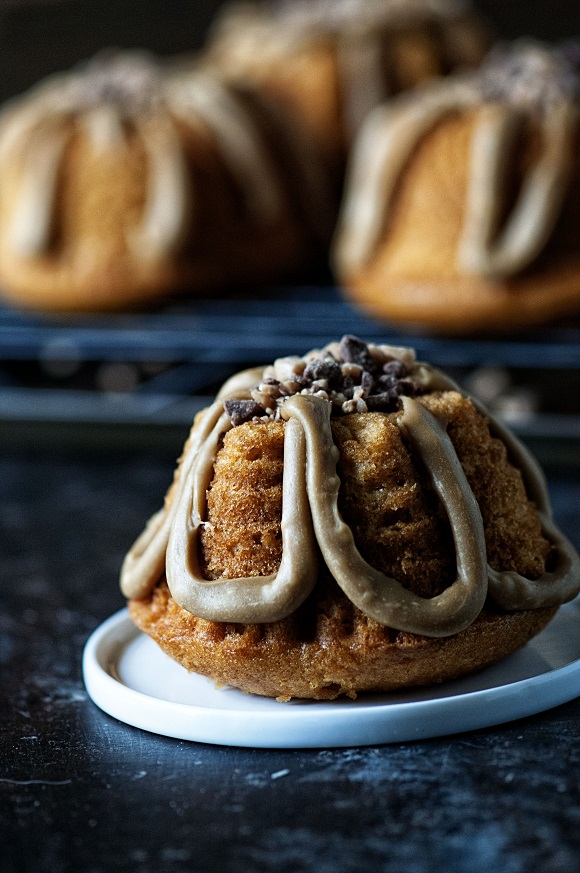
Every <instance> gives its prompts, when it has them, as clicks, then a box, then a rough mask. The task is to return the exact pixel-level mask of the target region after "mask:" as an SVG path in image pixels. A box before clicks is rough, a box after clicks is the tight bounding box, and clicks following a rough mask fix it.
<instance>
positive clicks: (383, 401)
mask: <svg viewBox="0 0 580 873" xmlns="http://www.w3.org/2000/svg"><path fill="white" fill-rule="evenodd" d="M366 404H367V406H368V408H369V410H372V411H373V412H391V411H392V410H394V409H396V408H397V395H396V394H392V393H390V392H387V391H384V392H382V393H381V394H371V395H370V397H367V398H366Z"/></svg>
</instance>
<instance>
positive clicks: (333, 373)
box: [304, 358, 343, 391]
mask: <svg viewBox="0 0 580 873" xmlns="http://www.w3.org/2000/svg"><path fill="white" fill-rule="evenodd" d="M304 378H305V379H310V380H311V381H312V382H319V381H320V380H321V379H326V381H327V382H328V386H329V388H331V389H332V390H335V391H338V390H340V389H341V388H342V381H343V376H342V370H341V369H340V366H339V364H337V363H336V361H334V360H331V359H328V358H326V359H323V358H317V359H316V360H314V361H311V362H310V363H309V364H308V366H307V367H306V369H305V370H304Z"/></svg>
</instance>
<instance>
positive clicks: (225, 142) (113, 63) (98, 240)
mask: <svg viewBox="0 0 580 873" xmlns="http://www.w3.org/2000/svg"><path fill="white" fill-rule="evenodd" d="M288 127H289V125H287V124H285V123H284V120H283V118H282V117H281V115H280V113H279V112H278V111H274V110H271V109H270V108H269V106H268V105H267V103H266V101H265V99H264V98H262V97H258V96H257V95H255V94H252V93H250V92H249V91H247V90H244V89H242V88H241V87H235V86H233V85H231V84H230V85H226V84H224V83H223V82H222V81H220V80H219V79H218V78H217V77H215V76H209V75H182V74H181V73H177V72H172V71H168V70H166V69H162V68H161V67H160V66H159V64H158V63H156V62H155V61H154V60H153V58H151V57H149V56H145V55H143V54H139V53H127V54H112V55H103V56H98V57H97V58H96V59H95V60H93V62H91V63H89V64H88V65H86V66H85V67H82V68H79V69H77V70H73V71H72V72H71V73H65V74H62V75H58V76H54V77H51V78H50V79H48V80H46V81H45V82H43V83H41V84H40V85H38V86H37V87H36V88H34V89H33V90H32V91H31V92H29V93H28V94H27V95H24V96H23V97H21V98H19V99H17V100H15V101H14V102H13V103H12V104H10V105H9V106H8V107H7V108H6V109H5V111H4V113H3V115H2V117H1V119H0V284H1V290H2V293H4V294H5V296H6V298H7V299H9V300H13V301H14V302H16V303H18V304H21V305H23V306H31V307H38V308H41V309H61V310H91V309H109V308H116V307H122V306H126V305H129V304H132V303H140V302H141V301H144V300H147V299H148V298H157V297H160V296H162V295H164V294H168V293H172V292H174V291H177V290H182V289H186V290H189V291H193V292H197V291H200V290H207V289H212V288H216V287H221V286H224V285H227V286H228V287H229V286H230V285H237V284H239V283H243V282H248V281H252V282H253V281H256V282H260V281H267V280H269V279H271V278H276V279H279V278H281V277H282V276H284V275H285V274H286V273H287V272H288V271H291V270H292V269H294V268H296V267H297V265H299V264H302V263H303V262H304V261H305V260H307V258H308V257H309V256H311V255H312V252H313V250H314V249H316V247H317V246H320V245H321V236H325V239H326V240H327V238H328V234H329V232H330V227H331V222H332V218H333V215H334V210H333V205H331V201H330V200H329V199H327V195H328V191H326V190H325V186H324V173H323V172H322V170H321V168H320V166H319V165H318V163H317V160H316V158H315V157H314V155H313V153H312V149H311V148H310V147H309V144H308V142H307V141H306V140H304V141H303V140H302V138H301V137H300V135H299V133H298V132H296V131H292V132H291V135H290V134H289V133H288ZM329 196H330V195H328V197H329Z"/></svg>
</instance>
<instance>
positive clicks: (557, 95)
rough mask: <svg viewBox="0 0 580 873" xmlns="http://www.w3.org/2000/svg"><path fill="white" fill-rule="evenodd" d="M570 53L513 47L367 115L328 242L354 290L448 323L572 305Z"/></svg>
mask: <svg viewBox="0 0 580 873" xmlns="http://www.w3.org/2000/svg"><path fill="white" fill-rule="evenodd" d="M576 55H577V50H575V49H574V47H573V46H571V45H570V46H568V47H566V48H565V49H564V48H563V49H554V48H547V47H545V46H542V45H540V44H537V43H533V42H529V41H524V42H521V43H517V44H515V45H513V46H511V47H507V48H503V49H498V50H497V51H495V52H493V53H492V55H491V56H490V59H489V60H488V62H487V63H486V64H485V65H484V66H483V68H482V69H481V71H480V72H477V73H475V74H472V75H468V76H461V77H448V78H447V79H445V80H444V81H441V82H440V83H438V84H437V85H436V86H433V87H430V88H428V89H425V90H423V91H421V92H417V93H414V94H413V95H409V96H408V97H407V98H406V99H404V100H400V101H398V102H393V103H391V104H385V106H384V107H382V108H381V109H379V110H377V111H376V112H375V113H374V114H373V115H372V116H371V117H369V119H368V120H367V123H366V124H365V127H364V129H363V131H361V135H360V139H359V140H358V143H357V145H356V147H355V150H354V154H353V159H352V164H351V168H350V174H349V175H350V181H349V183H348V184H347V194H346V197H345V201H344V204H343V209H342V217H341V220H340V222H339V229H338V232H337V235H336V241H335V247H334V262H335V266H336V272H337V275H338V277H339V280H340V281H341V283H342V284H343V286H344V287H345V289H346V290H347V293H348V294H349V296H350V297H351V298H352V299H353V300H355V301H356V302H357V303H359V304H362V305H363V306H364V307H365V308H366V309H368V310H370V311H371V312H372V313H374V314H376V315H379V316H382V317H384V318H387V319H389V320H392V321H396V322H399V323H401V324H412V325H422V326H426V327H428V328H429V329H436V330H441V331H449V332H457V333H462V332H469V331H477V330H491V331H498V330H513V329H517V328H519V327H522V326H526V325H533V324H541V323H543V322H545V321H547V320H550V319H553V318H556V317H558V316H562V315H568V314H573V313H577V312H579V311H580V254H579V252H580V236H579V231H578V228H579V226H580V225H579V222H578V218H579V213H578V203H579V202H580V198H579V194H580V162H579V161H578V135H579V129H578V117H579V103H578V97H579V94H580V91H579V79H578V75H577V69H576V57H575V56H576Z"/></svg>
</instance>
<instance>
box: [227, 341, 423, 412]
mask: <svg viewBox="0 0 580 873" xmlns="http://www.w3.org/2000/svg"><path fill="white" fill-rule="evenodd" d="M414 362H415V352H414V350H413V349H407V348H400V347H395V346H386V345H374V344H373V343H365V342H363V340H361V339H359V338H358V337H355V336H350V335H346V336H343V338H342V339H341V340H340V342H335V343H330V344H329V345H327V346H325V347H324V348H323V349H321V350H318V349H315V350H314V351H311V352H308V353H307V354H306V355H304V356H303V357H298V356H292V357H286V358H278V359H277V360H276V361H275V362H274V364H273V365H272V366H270V367H266V368H265V370H264V373H263V376H262V379H261V381H260V382H259V384H258V385H257V386H256V387H255V388H254V389H252V390H251V391H250V399H238V398H233V399H230V400H226V401H225V403H224V406H225V409H226V412H227V413H228V415H229V416H230V421H231V423H232V425H233V426H234V427H236V426H237V425H240V424H244V423H245V422H247V421H267V420H268V419H272V418H273V419H280V418H281V417H282V407H283V406H284V403H285V402H286V401H287V400H288V398H289V397H292V396H294V395H296V394H306V395H316V396H317V397H318V398H319V399H321V400H328V401H329V403H331V404H332V413H333V414H334V415H347V414H349V413H353V412H394V411H396V410H397V409H400V406H401V397H403V396H407V397H415V396H417V395H418V394H420V393H421V392H422V390H423V389H422V388H421V387H420V386H419V385H418V383H417V382H416V381H414V380H413V379H412V378H411V377H410V367H411V366H412V365H413V364H414Z"/></svg>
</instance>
